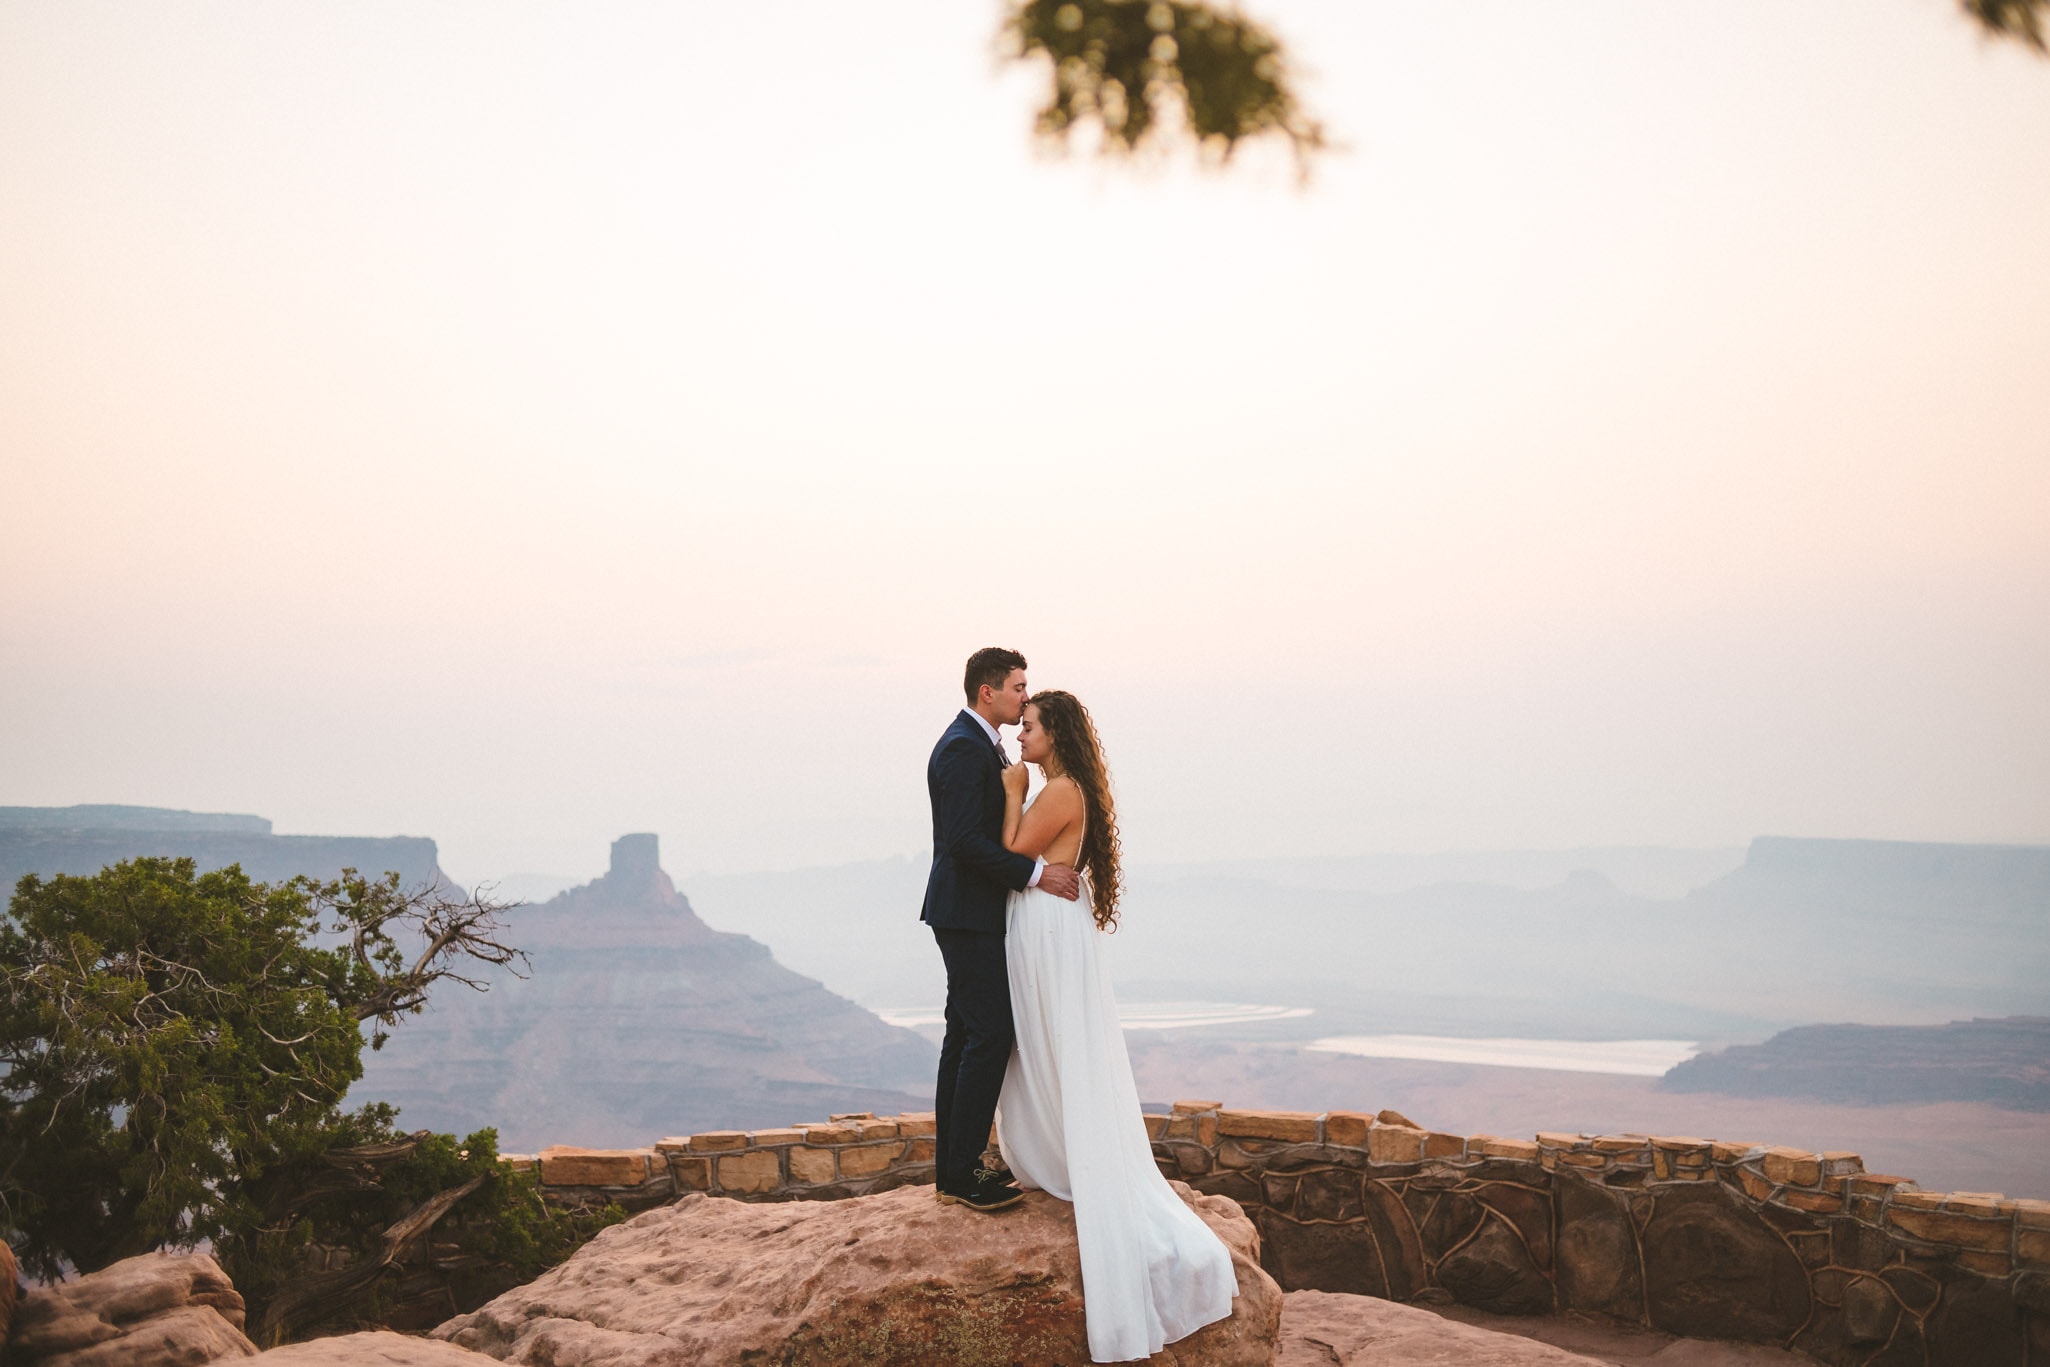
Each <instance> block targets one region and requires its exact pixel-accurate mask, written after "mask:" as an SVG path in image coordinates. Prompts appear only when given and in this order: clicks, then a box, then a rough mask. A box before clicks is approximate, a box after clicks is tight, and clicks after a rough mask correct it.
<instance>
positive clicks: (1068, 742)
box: [1025, 688, 1124, 931]
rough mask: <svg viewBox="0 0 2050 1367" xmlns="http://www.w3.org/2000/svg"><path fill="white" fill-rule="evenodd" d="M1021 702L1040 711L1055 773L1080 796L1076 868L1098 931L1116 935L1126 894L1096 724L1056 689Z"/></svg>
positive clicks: (1070, 697)
mask: <svg viewBox="0 0 2050 1367" xmlns="http://www.w3.org/2000/svg"><path fill="white" fill-rule="evenodd" d="M1025 701H1026V702H1028V703H1030V704H1031V705H1032V706H1034V707H1036V708H1038V709H1039V725H1040V727H1041V728H1042V729H1044V730H1045V732H1046V734H1047V736H1048V738H1049V739H1050V740H1052V742H1053V758H1054V765H1055V767H1056V768H1057V770H1058V772H1059V773H1060V774H1063V775H1066V776H1067V777H1068V778H1071V779H1073V780H1074V781H1075V786H1076V787H1078V788H1080V789H1081V790H1082V809H1083V811H1084V812H1085V813H1087V816H1086V818H1085V819H1084V821H1083V825H1082V852H1081V853H1080V854H1078V855H1077V856H1076V857H1075V867H1076V870H1077V871H1078V872H1082V873H1086V874H1088V875H1089V893H1090V902H1091V911H1092V912H1093V914H1094V915H1095V917H1096V928H1097V929H1098V930H1110V931H1114V930H1116V929H1117V924H1118V894H1119V893H1121V892H1123V891H1124V876H1123V873H1122V871H1121V870H1120V869H1119V867H1118V865H1119V860H1120V859H1121V857H1122V854H1123V851H1122V849H1121V848H1120V846H1119V843H1118V813H1117V804H1116V803H1115V802H1114V801H1113V800H1112V799H1111V795H1110V770H1109V769H1107V768H1105V767H1104V763H1103V742H1102V741H1101V740H1099V739H1097V735H1096V723H1095V721H1093V720H1092V719H1091V718H1090V716H1089V709H1088V708H1086V707H1084V706H1082V701H1081V699H1079V698H1077V697H1076V696H1075V695H1074V694H1073V693H1063V692H1062V691H1061V690H1059V689H1057V688H1049V689H1047V690H1045V691H1044V692H1040V693H1034V694H1033V695H1032V696H1031V697H1029V698H1027V699H1026V700H1025ZM1048 777H1053V775H1048Z"/></svg>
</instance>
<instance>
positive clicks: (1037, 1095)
mask: <svg viewBox="0 0 2050 1367" xmlns="http://www.w3.org/2000/svg"><path fill="white" fill-rule="evenodd" d="M1018 748H1019V751H1020V753H1021V754H1022V755H1023V756H1024V758H1025V759H1026V760H1027V761H1028V762H1030V763H1033V764H1036V765H1038V766H1039V767H1040V768H1041V770H1042V771H1043V772H1044V773H1045V775H1046V780H1047V781H1046V785H1045V786H1044V787H1043V788H1041V789H1040V791H1039V794H1038V796H1037V797H1035V798H1034V799H1033V800H1032V801H1031V802H1030V803H1028V802H1026V800H1025V791H1026V784H1027V782H1028V779H1027V773H1026V768H1025V765H1023V764H1014V765H1011V766H1010V767H1009V768H1007V769H1005V770H1004V773H1003V780H1004V796H1005V807H1004V844H1005V846H1006V847H1007V848H1009V849H1011V850H1013V851H1015V852H1016V853H1019V854H1023V855H1030V856H1034V857H1042V856H1043V857H1044V858H1045V859H1046V861H1047V862H1048V863H1049V864H1055V863H1065V864H1069V865H1071V866H1073V867H1074V868H1075V869H1077V870H1078V871H1080V872H1082V873H1083V874H1084V876H1085V881H1084V883H1083V885H1082V886H1083V891H1084V893H1085V896H1084V897H1083V898H1082V899H1080V900H1078V901H1072V902H1070V901H1063V900H1062V899H1061V898H1058V897H1055V896H1052V895H1051V894H1049V893H1044V892H1041V891H1039V890H1038V889H1037V888H1027V889H1025V890H1024V891H1023V892H1014V893H1012V894H1011V900H1010V907H1009V915H1008V925H1007V929H1006V931H1005V934H1004V955H1005V958H1006V959H1007V960H1008V962H1009V970H1010V980H1011V1011H1012V1014H1013V1017H1014V1018H1015V1021H1016V1025H1017V1037H1018V1046H1017V1050H1016V1052H1014V1053H1013V1054H1012V1055H1011V1062H1010V1068H1009V1071H1008V1072H1007V1073H1006V1074H1005V1075H1004V1088H1003V1094H1002V1096H1001V1098H1000V1099H999V1101H998V1102H997V1141H998V1147H999V1149H1000V1150H1001V1151H1002V1153H1003V1156H1004V1162H1005V1163H1006V1164H1008V1165H1009V1166H1010V1169H1011V1171H1012V1172H1013V1173H1014V1174H1016V1176H1017V1177H1018V1179H1019V1181H1020V1183H1021V1184H1022V1185H1024V1186H1027V1187H1037V1188H1039V1189H1040V1190H1042V1191H1045V1192H1047V1193H1048V1194H1050V1195H1053V1196H1056V1197H1059V1198H1060V1199H1061V1200H1063V1201H1072V1202H1073V1203H1074V1206H1075V1236H1076V1242H1077V1243H1078V1244H1079V1245H1080V1249H1081V1254H1082V1298H1083V1308H1084V1311H1085V1313H1086V1315H1087V1318H1088V1324H1089V1356H1090V1358H1091V1359H1092V1360H1093V1361H1096V1362H1125V1361H1129V1360H1131V1359H1134V1358H1144V1357H1149V1356H1151V1355H1152V1354H1154V1353H1157V1352H1159V1351H1160V1349H1161V1347H1162V1345H1164V1344H1168V1343H1173V1342H1175V1341H1176V1340H1177V1339H1180V1338H1183V1337H1185V1336H1187V1335H1189V1334H1192V1333H1194V1332H1195V1331H1196V1330H1198V1329H1201V1328H1202V1327H1203V1326H1204V1325H1206V1324H1210V1323H1212V1322H1214V1321H1216V1320H1221V1319H1223V1318H1225V1317H1226V1316H1227V1315H1229V1314H1230V1313H1231V1302H1232V1297H1233V1296H1235V1295H1236V1294H1237V1293H1238V1281H1237V1277H1236V1274H1234V1273H1233V1271H1232V1266H1231V1254H1230V1253H1229V1252H1228V1251H1227V1250H1226V1249H1225V1247H1224V1244H1223V1243H1222V1242H1221V1241H1219V1239H1218V1238H1217V1236H1216V1235H1215V1234H1212V1233H1211V1232H1210V1229H1209V1227H1208V1226H1207V1225H1205V1224H1204V1223H1203V1221H1202V1220H1201V1219H1199V1218H1198V1217H1197V1215H1196V1213H1195V1212H1194V1211H1192V1210H1190V1209H1189V1207H1188V1206H1186V1205H1185V1204H1183V1203H1182V1200H1181V1198H1179V1197H1177V1196H1176V1195H1175V1194H1174V1192H1173V1190H1171V1189H1170V1188H1169V1187H1168V1185H1167V1181H1166V1179H1165V1178H1163V1177H1162V1176H1161V1175H1160V1170H1159V1169H1158V1168H1157V1167H1155V1166H1154V1164H1153V1145H1152V1142H1151V1141H1150V1140H1149V1139H1148V1137H1147V1134H1146V1125H1145V1121H1144V1120H1143V1119H1141V1117H1140V1114H1139V1092H1138V1088H1137V1087H1136V1086H1135V1085H1134V1083H1133V1081H1132V1063H1131V1059H1130V1058H1129V1057H1128V1056H1127V1054H1126V1053H1125V1037H1124V1032H1123V1030H1122V1029H1121V1028H1120V1027H1119V1025H1118V1009H1117V1002H1116V1001H1115V1000H1114V999H1113V997H1112V995H1111V985H1110V965H1109V964H1108V962H1107V961H1106V959H1105V956H1104V953H1103V948H1104V946H1103V939H1104V935H1105V934H1106V933H1107V932H1109V931H1110V930H1111V929H1112V928H1113V927H1114V926H1115V925H1116V922H1117V899H1118V891H1119V874H1118V835H1117V818H1116V814H1115V812H1114V810H1113V808H1112V804H1111V795H1110V780H1109V775H1108V774H1107V772H1106V771H1105V769H1104V765H1103V752H1102V750H1101V748H1100V746H1099V745H1098V743H1097V738H1096V726H1095V723H1093V722H1092V721H1091V720H1090V718H1089V713H1088V711H1087V709H1085V708H1084V707H1083V706H1082V704H1081V703H1080V702H1079V701H1078V700H1076V698H1075V697H1074V695H1073V694H1070V693H1062V692H1058V691H1047V692H1042V693H1037V694H1034V695H1033V696H1032V698H1031V699H1029V700H1028V701H1027V702H1026V704H1025V718H1024V724H1023V728H1022V729H1021V730H1020V731H1019V733H1018Z"/></svg>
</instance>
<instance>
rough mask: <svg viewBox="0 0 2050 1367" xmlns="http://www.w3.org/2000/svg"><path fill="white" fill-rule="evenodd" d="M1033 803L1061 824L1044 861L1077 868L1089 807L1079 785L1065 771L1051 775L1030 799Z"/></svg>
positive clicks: (1048, 847)
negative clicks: (1053, 776) (1042, 807)
mask: <svg viewBox="0 0 2050 1367" xmlns="http://www.w3.org/2000/svg"><path fill="white" fill-rule="evenodd" d="M1032 805H1033V806H1035V807H1040V806H1044V808H1045V809H1046V815H1048V816H1054V817H1058V818H1060V819H1061V821H1062V823H1063V824H1062V826H1061V828H1060V831H1059V833H1058V834H1056V835H1055V836H1054V838H1053V842H1052V843H1051V844H1049V845H1048V846H1047V847H1046V853H1045V855H1044V858H1045V859H1046V862H1047V863H1049V864H1066V865H1068V866H1069V867H1070V868H1075V867H1078V864H1079V861H1080V859H1081V857H1082V823H1083V821H1084V820H1085V819H1086V813H1087V810H1088V808H1087V806H1086V804H1084V802H1083V801H1082V789H1081V787H1080V786H1079V785H1077V784H1076V782H1075V780H1073V779H1071V778H1069V777H1067V776H1066V775H1065V774H1063V775H1061V776H1060V777H1058V778H1050V779H1048V780H1047V781H1046V786H1045V787H1044V788H1042V789H1040V790H1039V795H1038V796H1037V797H1035V798H1033V799H1032Z"/></svg>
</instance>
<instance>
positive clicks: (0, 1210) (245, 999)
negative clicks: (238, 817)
mask: <svg viewBox="0 0 2050 1367" xmlns="http://www.w3.org/2000/svg"><path fill="white" fill-rule="evenodd" d="M502 910H503V908H502V907H498V906H495V905H493V904H491V903H488V902H483V901H478V900H474V899H472V900H465V901H455V900H450V899H448V898H446V897H444V896H443V895H441V893H440V892H438V891H434V890H430V891H427V892H423V893H414V894H408V893H402V892H401V891H400V890H399V885H398V875H396V874H388V875H386V876H385V877H383V878H381V879H366V878H362V877H359V876H357V875H356V873H355V871H354V870H345V871H344V874H343V876H342V878H340V879H339V880H336V881H333V882H328V883H317V882H314V881H313V880H310V879H304V878H300V879H294V880H292V881H291V882H289V883H285V884H280V885H277V886H272V885H268V884H264V883H256V882H252V881H251V880H250V879H249V878H248V877H246V876H245V875H244V874H243V873H242V871H241V869H240V868H238V867H232V866H231V867H229V868H226V869H221V870H218V871H216V872H213V873H207V874H200V873H198V872H196V871H195V868H194V865H193V862H192V861H191V860H190V859H155V858H143V859H134V860H129V861H126V862H124V863H120V864H115V865H113V866H111V867H109V868H106V869H103V870H101V871H100V872H99V873H98V874H95V875H93V876H92V877H89V878H80V877H72V876H68V875H60V876H57V877H53V878H49V879H42V878H38V877H36V876H34V875H30V876H29V877H26V878H24V879H22V880H21V882H20V883H19V884H18V885H17V887H16V889H15V894H14V900H13V902H12V904H11V905H10V906H9V908H8V915H7V919H6V920H5V921H0V1068H4V1069H5V1076H4V1077H0V1225H4V1227H5V1228H4V1233H5V1234H6V1237H7V1238H8V1241H9V1242H10V1243H12V1244H14V1246H15V1250H16V1253H17V1255H18V1256H19V1257H20V1258H21V1260H22V1262H23V1263H24V1264H25V1265H26V1266H28V1267H29V1268H30V1269H32V1270H33V1271H36V1272H38V1273H41V1274H44V1275H53V1274H55V1273H56V1272H58V1271H59V1270H60V1268H61V1267H62V1266H63V1264H65V1263H67V1262H68V1263H70V1264H71V1265H72V1266H75V1267H77V1268H80V1269H82V1270H91V1269H94V1268H98V1267H103V1266H105V1265H106V1264H107V1263H109V1262H112V1261H114V1260H116V1259H119V1258H124V1257H128V1256H131V1255H132V1254H136V1253H141V1252H145V1251H147V1250H149V1249H152V1248H157V1247H161V1246H165V1245H190V1244H192V1243H195V1242H197V1241H198V1240H201V1239H213V1240H216V1241H221V1240H232V1239H233V1238H234V1237H235V1236H236V1234H237V1233H238V1232H240V1231H247V1230H251V1229H254V1228H257V1227H260V1226H263V1225H265V1224H266V1222H269V1221H274V1220H275V1219H276V1218H278V1215H279V1211H280V1209H281V1207H280V1206H279V1197H278V1194H277V1190H276V1184H275V1182H274V1181H273V1174H274V1173H275V1172H288V1171H291V1170H293V1169H294V1168H295V1167H304V1166H305V1165H308V1164H316V1163H319V1162H320V1161H321V1159H320V1157H319V1156H320V1155H321V1154H323V1153H324V1152H325V1151H326V1150H328V1149H331V1148H334V1147H336V1146H337V1145H338V1144H340V1145H346V1144H349V1143H352V1142H359V1141H358V1140H357V1139H356V1138H355V1136H360V1135H367V1134H382V1133H388V1132H389V1129H390V1125H391V1119H392V1113H391V1111H390V1110H389V1108H382V1107H372V1108H369V1109H367V1110H365V1111H362V1112H358V1113H356V1115H354V1116H344V1115H343V1114H342V1113H341V1111H340V1109H339V1104H340V1102H341V1099H342V1097H343V1095H344V1094H345V1093H346V1092H347V1091H348V1089H349V1086H350V1084H351V1083H353V1082H354V1081H355V1080H356V1079H357V1078H358V1077H360V1076H361V1075H362V1064H361V1061H360V1058H361V1054H362V1050H363V1045H364V1040H363V1037H362V1034H361V1033H360V1023H361V1022H363V1021H365V1020H371V1021H375V1022H377V1034H376V1036H375V1037H374V1039H373V1041H372V1043H373V1045H375V1044H380V1043H382V1042H383V1038H384V1036H383V1028H384V1027H386V1026H389V1025H391V1024H393V1023H395V1022H396V1021H397V1020H398V1019H399V1018H400V1017H402V1016H404V1015H407V1014H409V1013H412V1012H416V1011H418V1010H420V1009H421V1007H422V1006H423V1005H424V1004H425V1002H426V999H427V991H428V989H429V988H430V987H431V986H432V985H433V984H434V983H435V982H437V981H440V980H442V979H445V978H454V979H456V980H457V981H459V982H471V983H472V985H473V986H474V985H476V984H475V983H474V982H472V980H471V979H467V978H464V977H462V976H461V973H460V972H458V971H457V969H458V966H462V965H467V964H468V963H469V962H471V961H482V962H485V963H493V964H508V963H512V962H513V961H514V960H516V959H518V958H519V957H520V956H519V954H518V952H517V951H516V950H513V949H510V948H508V947H506V946H504V945H502V944H499V943H498V942H497V941H496V940H494V939H493V938H492V935H493V933H494V932H495V931H496V928H497V922H496V920H495V917H496V915H497V913H499V912H500V911H502ZM324 922H325V924H323V923H324ZM394 928H399V929H400V930H402V931H404V932H408V933H409V938H412V939H417V940H418V942H419V945H420V946H421V947H420V948H419V949H418V951H417V952H416V953H415V955H414V956H413V957H412V958H411V959H408V957H407V956H406V954H405V953H404V952H403V951H402V949H401V946H400V943H399V940H398V939H397V938H395V937H394V934H393V930H394ZM322 930H325V931H326V932H327V933H328V934H329V935H330V936H332V937H334V940H333V941H332V942H331V943H330V944H329V945H322V944H321V943H319V942H318V940H317V938H316V937H317V935H318V933H319V932H321V931H322Z"/></svg>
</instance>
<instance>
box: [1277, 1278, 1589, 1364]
mask: <svg viewBox="0 0 2050 1367" xmlns="http://www.w3.org/2000/svg"><path fill="white" fill-rule="evenodd" d="M1274 1362H1275V1367H1424V1364H1432V1367H1438V1365H1439V1364H1442V1365H1443V1367H1453V1364H1457V1365H1458V1367H1597V1364H1599V1363H1600V1362H1601V1359H1599V1358H1591V1357H1582V1356H1581V1355H1580V1354H1579V1353H1569V1352H1567V1351H1566V1350H1565V1349H1563V1348H1554V1347H1552V1346H1551V1345H1550V1344H1545V1343H1538V1342H1536V1341H1534V1340H1531V1339H1526V1338H1518V1337H1516V1336H1515V1335H1513V1334H1498V1333H1496V1332H1494V1331H1493V1330H1491V1329H1476V1328H1474V1327H1473V1326H1472V1325H1467V1324H1458V1323H1455V1322H1453V1321H1452V1320H1448V1319H1441V1318H1439V1317H1438V1316H1437V1315H1434V1314H1432V1313H1431V1312H1430V1311H1428V1310H1419V1309H1417V1308H1416V1307H1415V1306H1410V1305H1397V1304H1396V1303H1395V1302H1394V1301H1384V1300H1380V1299H1377V1298H1375V1297H1373V1296H1346V1295H1340V1294H1338V1293H1336V1292H1330V1291H1291V1292H1289V1293H1288V1295H1287V1296H1286V1297H1285V1298H1284V1299H1283V1302H1282V1311H1281V1351H1280V1353H1279V1355H1278V1356H1276V1358H1275V1359H1274Z"/></svg>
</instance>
